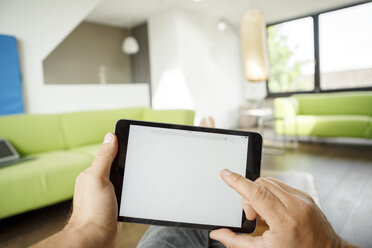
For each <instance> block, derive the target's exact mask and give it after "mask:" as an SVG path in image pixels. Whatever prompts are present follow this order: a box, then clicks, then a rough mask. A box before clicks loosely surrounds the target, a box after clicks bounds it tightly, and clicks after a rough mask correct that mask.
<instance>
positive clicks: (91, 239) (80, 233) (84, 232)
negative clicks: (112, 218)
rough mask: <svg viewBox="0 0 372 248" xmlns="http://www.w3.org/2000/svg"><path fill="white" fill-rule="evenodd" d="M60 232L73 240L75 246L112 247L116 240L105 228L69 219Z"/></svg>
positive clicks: (90, 247) (91, 247)
mask: <svg viewBox="0 0 372 248" xmlns="http://www.w3.org/2000/svg"><path fill="white" fill-rule="evenodd" d="M62 232H63V233H64V236H66V237H68V238H69V239H73V240H74V242H75V245H74V246H75V247H89V248H95V247H114V244H115V240H116V239H115V237H111V236H112V235H110V233H109V232H107V230H102V229H101V228H98V227H96V225H95V224H93V223H86V224H81V223H78V222H75V221H72V220H71V219H70V221H69V222H68V223H67V225H66V226H65V227H64V228H63V230H62Z"/></svg>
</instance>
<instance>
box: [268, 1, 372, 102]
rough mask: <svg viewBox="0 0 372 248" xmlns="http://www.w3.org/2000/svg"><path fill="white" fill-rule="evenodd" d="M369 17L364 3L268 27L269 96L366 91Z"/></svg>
mask: <svg viewBox="0 0 372 248" xmlns="http://www.w3.org/2000/svg"><path fill="white" fill-rule="evenodd" d="M371 13H372V3H364V4H359V5H354V6H349V7H344V8H340V9H337V10H331V11H325V12H322V13H316V14H314V15H311V16H306V17H303V18H298V19H294V20H289V21H285V22H280V23H277V24H271V25H268V27H267V32H268V48H269V58H270V71H271V75H270V78H269V80H268V82H267V88H268V93H269V96H279V95H290V94H292V93H300V92H332V91H351V90H372V28H371V27H372V14H371ZM315 61H319V63H315Z"/></svg>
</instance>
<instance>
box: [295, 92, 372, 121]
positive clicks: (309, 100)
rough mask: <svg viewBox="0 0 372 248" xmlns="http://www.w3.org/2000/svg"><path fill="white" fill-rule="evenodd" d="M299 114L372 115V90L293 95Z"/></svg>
mask: <svg viewBox="0 0 372 248" xmlns="http://www.w3.org/2000/svg"><path fill="white" fill-rule="evenodd" d="M293 97H294V98H295V99H296V100H297V102H298V114H299V115H367V116H372V92H346V93H325V94H303V95H295V96H293Z"/></svg>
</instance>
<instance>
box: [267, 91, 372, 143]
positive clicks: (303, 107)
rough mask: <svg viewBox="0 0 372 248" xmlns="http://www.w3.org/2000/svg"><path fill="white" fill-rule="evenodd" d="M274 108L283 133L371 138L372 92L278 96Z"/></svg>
mask: <svg viewBox="0 0 372 248" xmlns="http://www.w3.org/2000/svg"><path fill="white" fill-rule="evenodd" d="M274 109H275V117H276V120H277V121H276V122H275V130H276V132H277V133H278V134H281V135H283V134H284V135H298V136H317V137H348V138H364V139H371V138H372V119H371V118H372V92H348V93H327V94H325V93H324V94H300V95H294V96H291V97H286V98H276V99H275V100H274Z"/></svg>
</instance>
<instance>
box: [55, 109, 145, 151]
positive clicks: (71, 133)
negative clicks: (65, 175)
mask: <svg viewBox="0 0 372 248" xmlns="http://www.w3.org/2000/svg"><path fill="white" fill-rule="evenodd" d="M145 109H146V108H143V107H139V108H125V109H115V110H99V111H85V112H73V113H65V114H60V119H61V125H62V130H63V133H64V137H65V140H66V145H67V148H68V149H70V148H74V147H78V146H82V145H87V144H94V143H98V142H100V141H102V140H103V136H104V135H105V134H106V133H107V132H113V131H114V129H115V123H116V121H117V120H119V119H133V120H142V119H143V113H144V111H145Z"/></svg>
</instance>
